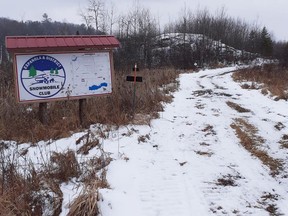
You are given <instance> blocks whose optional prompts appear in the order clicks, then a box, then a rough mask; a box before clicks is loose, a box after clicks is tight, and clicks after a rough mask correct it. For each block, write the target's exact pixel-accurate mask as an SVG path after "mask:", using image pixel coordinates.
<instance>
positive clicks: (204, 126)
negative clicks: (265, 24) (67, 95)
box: [20, 67, 288, 216]
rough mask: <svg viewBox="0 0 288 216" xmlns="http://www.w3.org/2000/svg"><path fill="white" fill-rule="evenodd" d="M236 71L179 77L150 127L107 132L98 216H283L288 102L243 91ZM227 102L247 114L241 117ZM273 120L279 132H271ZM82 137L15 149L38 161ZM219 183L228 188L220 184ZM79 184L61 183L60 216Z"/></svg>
mask: <svg viewBox="0 0 288 216" xmlns="http://www.w3.org/2000/svg"><path fill="white" fill-rule="evenodd" d="M234 70H236V68H235V67H230V68H223V69H215V70H204V71H200V72H198V73H187V74H181V75H180V77H179V82H180V87H179V90H178V91H177V92H175V93H174V100H173V102H172V103H170V104H165V109H164V111H163V112H161V113H160V118H158V119H155V120H153V121H152V122H151V124H150V126H137V125H129V126H123V127H121V128H119V129H113V130H112V131H110V132H109V134H108V135H109V136H108V138H106V139H102V140H101V143H102V147H103V148H104V150H105V151H106V152H108V153H109V154H110V156H111V157H112V158H113V161H112V162H111V163H110V165H109V166H108V168H107V169H108V171H107V180H108V182H109V184H110V188H107V189H101V190H100V197H101V199H100V201H99V203H98V206H99V208H100V211H101V215H102V216H191V215H193V216H197V215H199V216H206V215H207V216H209V215H259V216H262V215H269V212H268V211H267V210H266V208H268V207H273V206H274V207H275V209H276V212H277V214H279V215H280V214H283V215H288V180H287V179H288V178H287V176H288V175H287V170H288V169H287V168H288V166H287V164H288V149H284V148H281V145H280V144H279V143H278V142H279V141H280V140H281V137H282V136H283V135H284V134H288V132H287V128H288V118H287V117H288V112H287V102H286V101H281V100H280V101H274V100H273V98H271V97H269V96H267V95H266V96H264V95H262V94H261V92H260V90H248V89H242V88H241V87H240V86H241V84H240V83H235V82H234V81H233V80H232V78H231V75H232V73H233V71H234ZM227 101H231V102H234V103H237V104H239V105H240V106H242V107H244V108H246V109H249V110H251V112H246V113H239V112H237V111H236V110H234V109H232V108H230V107H229V106H228V105H227V104H226V102H227ZM235 118H244V119H246V120H247V121H248V122H249V123H250V124H252V125H254V126H255V127H256V128H258V129H259V131H258V134H257V135H259V136H261V137H263V138H264V140H265V141H264V143H263V144H262V145H261V149H263V150H265V151H267V153H268V154H269V156H270V157H273V158H275V159H281V160H282V162H283V164H284V170H283V171H282V172H281V173H280V174H279V175H276V176H274V177H273V176H272V175H271V174H270V170H269V168H268V167H267V166H265V165H264V164H262V162H261V161H260V160H259V159H257V158H256V157H254V156H252V155H251V153H249V152H248V151H247V150H246V149H245V148H244V147H243V146H242V145H241V144H240V141H239V139H238V138H237V136H236V135H235V131H234V130H233V129H232V128H231V127H230V125H231V123H232V122H233V119H235ZM279 122H281V123H282V125H283V126H284V128H283V129H282V130H277V129H276V128H275V125H276V124H277V123H279ZM99 126H101V125H97V126H91V130H92V131H93V130H96V129H97V128H99ZM103 127H105V126H103ZM82 135H84V133H77V134H74V135H73V136H71V137H70V138H66V139H61V140H57V141H55V142H52V143H50V144H49V145H47V143H45V142H40V143H38V145H37V147H30V145H29V144H23V145H21V147H20V148H22V149H23V150H25V149H27V148H29V152H28V154H29V155H30V157H31V160H32V161H33V162H35V163H38V162H39V161H42V160H43V161H45V160H48V159H49V155H48V154H44V155H43V154H42V153H43V152H47V151H56V152H63V151H67V150H68V149H71V150H75V151H76V150H77V149H78V148H79V146H77V145H76V144H75V142H76V140H77V139H78V138H79V137H81V136H82ZM20 150H21V149H20ZM94 155H98V156H99V155H100V154H99V150H97V149H93V150H91V151H90V152H89V155H87V156H88V157H92V156H94ZM40 157H41V158H40ZM78 159H79V160H85V158H84V157H83V158H81V157H80V158H78ZM219 179H222V180H223V179H224V180H229V179H230V180H232V181H233V182H232V183H233V184H232V185H227V186H224V185H222V184H220V182H219ZM78 184H79V183H76V181H74V180H73V181H72V180H71V181H70V182H68V183H67V184H66V183H64V184H62V185H61V189H62V191H63V193H64V202H63V208H62V209H63V211H62V214H61V215H66V214H67V213H68V205H69V203H71V202H72V200H73V198H75V197H76V196H77V194H78V193H79V192H80V191H81V188H82V187H81V186H80V187H78V186H79V185H78Z"/></svg>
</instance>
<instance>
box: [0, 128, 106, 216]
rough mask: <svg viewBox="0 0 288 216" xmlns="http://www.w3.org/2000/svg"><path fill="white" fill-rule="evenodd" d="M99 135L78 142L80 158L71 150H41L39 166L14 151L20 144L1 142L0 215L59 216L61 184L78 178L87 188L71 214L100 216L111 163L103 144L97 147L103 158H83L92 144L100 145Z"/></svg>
mask: <svg viewBox="0 0 288 216" xmlns="http://www.w3.org/2000/svg"><path fill="white" fill-rule="evenodd" d="M97 135H98V133H97V134H96V135H95V134H93V133H91V132H90V131H89V132H88V133H87V134H85V135H84V136H83V137H81V138H82V139H79V140H76V142H77V143H78V145H80V147H79V149H85V151H84V150H83V151H80V152H79V154H80V155H79V154H78V153H76V152H74V151H72V150H67V151H66V152H63V153H61V152H60V153H59V152H46V151H45V150H43V152H42V150H41V154H40V155H41V156H39V158H38V162H36V163H35V162H32V161H31V159H30V158H28V157H27V154H22V152H21V151H18V150H17V148H16V149H15V148H14V150H13V145H14V147H15V146H16V145H17V143H14V144H12V143H10V144H9V143H1V145H0V147H1V149H0V150H1V151H0V162H1V165H2V166H1V168H2V169H1V175H0V192H1V194H0V207H1V208H0V215H60V213H61V211H62V206H63V194H62V191H61V189H60V185H61V184H62V183H68V182H69V181H71V180H72V179H75V178H76V179H77V181H78V183H77V184H78V185H79V186H80V185H84V186H83V188H84V189H83V191H82V192H81V193H80V194H79V196H78V197H76V199H74V200H71V204H70V206H69V210H70V212H69V215H97V214H98V207H97V201H98V199H99V197H98V189H99V188H107V187H109V185H108V183H107V181H106V168H105V167H106V166H107V165H109V163H110V161H111V158H110V157H109V156H108V155H107V154H106V153H104V151H103V150H102V149H101V145H100V144H98V145H96V146H94V148H97V149H98V150H97V151H98V152H100V153H101V154H100V153H99V154H100V155H98V156H93V157H89V158H87V159H86V158H85V157H83V154H85V152H86V149H87V146H89V143H93V140H94V141H95V140H96V141H95V142H96V143H97V142H99V137H98V138H97ZM83 140H84V141H83ZM97 140H98V141H97ZM75 144H76V143H75ZM47 145H49V143H47ZM82 147H83V148H82ZM90 147H91V146H89V148H90ZM39 148H40V147H39ZM26 153H27V152H26Z"/></svg>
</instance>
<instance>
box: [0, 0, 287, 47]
mask: <svg viewBox="0 0 288 216" xmlns="http://www.w3.org/2000/svg"><path fill="white" fill-rule="evenodd" d="M105 2H106V5H107V6H108V5H109V2H113V3H114V5H115V8H116V11H117V13H118V14H119V13H125V11H127V10H130V9H131V8H132V6H133V2H135V0H106V1H105ZM139 2H140V4H141V5H142V6H143V7H145V8H149V9H150V10H151V12H152V14H153V15H155V16H156V17H159V20H160V22H161V24H162V25H163V24H165V23H166V22H168V21H169V20H174V19H177V18H178V17H179V13H180V11H181V9H183V8H184V6H185V4H186V7H187V8H189V9H191V10H192V11H195V10H197V8H200V9H203V8H207V9H208V10H209V11H210V12H211V13H215V12H216V10H217V9H220V8H222V7H223V6H224V7H225V9H226V11H227V13H228V14H229V15H230V16H232V17H234V18H237V17H239V18H242V19H245V20H246V21H247V22H248V23H255V22H257V23H258V24H259V25H260V26H264V25H265V26H266V27H267V28H268V29H269V31H270V33H272V35H273V36H274V39H276V40H286V41H288V25H287V22H288V12H287V11H288V0H139ZM87 4H88V3H87V0H49V1H41V0H40V1H39V0H25V1H23V0H0V17H7V18H11V19H16V20H23V21H26V20H32V21H36V20H38V21H41V20H42V15H43V14H44V13H47V14H48V16H49V17H50V18H51V19H52V20H53V21H65V22H71V23H77V24H80V23H82V22H83V21H82V20H81V18H80V16H79V10H80V8H85V7H86V6H87ZM0 31H1V29H0Z"/></svg>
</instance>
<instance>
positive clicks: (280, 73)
mask: <svg viewBox="0 0 288 216" xmlns="http://www.w3.org/2000/svg"><path fill="white" fill-rule="evenodd" d="M233 79H234V80H235V81H238V82H249V84H248V83H244V84H243V85H242V87H243V88H245V89H259V88H260V89H261V92H262V93H263V94H264V95H266V94H268V93H269V92H270V93H271V94H272V95H273V96H275V100H280V99H283V100H287V99H288V84H287V83H288V70H287V69H284V68H282V67H279V66H276V65H264V66H262V67H254V68H247V69H244V70H240V71H237V72H235V73H233Z"/></svg>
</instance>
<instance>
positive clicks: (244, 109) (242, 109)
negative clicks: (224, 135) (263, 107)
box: [226, 101, 251, 113]
mask: <svg viewBox="0 0 288 216" xmlns="http://www.w3.org/2000/svg"><path fill="white" fill-rule="evenodd" d="M226 104H227V105H228V106H229V107H231V108H232V109H234V110H236V111H237V112H239V113H245V112H251V110H249V109H246V108H243V107H242V106H240V105H239V104H236V103H234V102H231V101H227V102H226Z"/></svg>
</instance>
